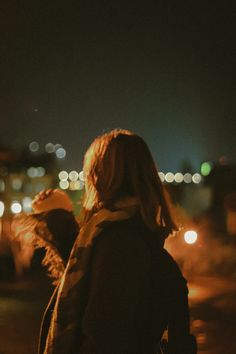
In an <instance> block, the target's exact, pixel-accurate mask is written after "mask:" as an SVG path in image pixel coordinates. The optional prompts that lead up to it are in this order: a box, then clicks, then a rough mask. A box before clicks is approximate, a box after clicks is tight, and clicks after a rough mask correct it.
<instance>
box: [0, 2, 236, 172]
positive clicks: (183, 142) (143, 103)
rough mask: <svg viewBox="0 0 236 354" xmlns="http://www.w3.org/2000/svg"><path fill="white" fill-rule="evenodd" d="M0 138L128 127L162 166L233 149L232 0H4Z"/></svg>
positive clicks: (69, 164)
mask: <svg viewBox="0 0 236 354" xmlns="http://www.w3.org/2000/svg"><path fill="white" fill-rule="evenodd" d="M0 16H1V18H0V28H1V36H0V50H1V53H0V54H1V55H0V69H1V80H0V82H1V87H0V89H1V92H0V110H1V111H0V114H1V115H0V117H1V129H0V143H2V144H8V145H10V146H12V147H20V146H22V145H28V144H29V143H30V142H31V141H34V140H36V141H38V142H39V143H40V145H41V146H42V149H43V147H44V145H45V144H46V143H48V142H53V143H60V144H62V145H63V147H64V148H65V149H66V151H67V158H66V160H65V163H64V166H65V168H68V169H78V170H79V169H80V168H81V166H82V157H83V154H84V152H85V150H86V148H87V147H88V145H89V144H90V142H91V140H92V139H93V138H94V137H95V136H97V135H98V134H101V133H102V132H103V131H106V130H107V129H110V128H115V127H122V128H128V129H131V130H133V131H135V132H137V133H138V134H140V135H141V136H143V137H144V139H145V140H146V141H147V143H148V144H149V146H150V148H151V151H152V153H153V155H154V158H155V160H156V162H157V165H158V166H159V168H160V169H161V170H163V171H165V172H167V171H168V170H171V171H173V172H175V171H177V170H178V169H179V168H181V165H182V164H183V162H184V161H189V162H190V163H191V164H192V166H193V168H194V170H196V171H197V170H198V169H199V164H200V162H201V161H203V160H213V161H217V160H218V159H219V157H221V156H227V157H228V159H229V161H233V162H235V161H236V143H235V136H236V119H235V113H236V108H235V101H236V100H235V97H236V94H235V88H236V80H235V63H236V49H235V48H236V46H235V38H236V25H235V23H236V2H235V1H230V2H229V1H164V0H162V1H158V0H155V1H148V0H147V1H142V2H139V1H111V0H107V1H105V0H99V1H98V0H96V1H95V0H91V1H88V0H83V1H82V0H76V1H53V0H52V1H48V0H47V1H45V0H33V1H32V0H15V1H11V0H9V1H2V2H1V5H0Z"/></svg>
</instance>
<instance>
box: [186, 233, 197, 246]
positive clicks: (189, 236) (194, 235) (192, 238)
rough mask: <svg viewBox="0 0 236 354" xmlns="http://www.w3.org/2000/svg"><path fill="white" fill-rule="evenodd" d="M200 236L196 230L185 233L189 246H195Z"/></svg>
mask: <svg viewBox="0 0 236 354" xmlns="http://www.w3.org/2000/svg"><path fill="white" fill-rule="evenodd" d="M197 237H198V234H197V232H196V231H194V230H189V231H186V232H185V233H184V240H185V242H186V243H188V244H193V243H195V242H196V241H197Z"/></svg>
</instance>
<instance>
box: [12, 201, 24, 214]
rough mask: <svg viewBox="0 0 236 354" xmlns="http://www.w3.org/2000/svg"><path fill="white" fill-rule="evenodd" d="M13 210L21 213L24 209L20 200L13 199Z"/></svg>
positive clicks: (14, 212)
mask: <svg viewBox="0 0 236 354" xmlns="http://www.w3.org/2000/svg"><path fill="white" fill-rule="evenodd" d="M11 211H12V213H13V214H19V213H20V212H21V211H22V206H21V203H20V202H18V201H16V200H15V201H13V202H12V203H11Z"/></svg>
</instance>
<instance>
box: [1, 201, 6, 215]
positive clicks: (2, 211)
mask: <svg viewBox="0 0 236 354" xmlns="http://www.w3.org/2000/svg"><path fill="white" fill-rule="evenodd" d="M4 210H5V205H4V203H3V202H2V201H1V200H0V218H1V217H2V216H3V214H4Z"/></svg>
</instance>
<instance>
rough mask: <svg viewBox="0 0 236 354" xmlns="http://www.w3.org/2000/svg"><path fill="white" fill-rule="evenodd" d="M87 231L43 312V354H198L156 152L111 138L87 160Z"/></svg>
mask: <svg viewBox="0 0 236 354" xmlns="http://www.w3.org/2000/svg"><path fill="white" fill-rule="evenodd" d="M83 169H84V174H85V179H86V181H85V189H86V193H85V198H84V202H83V213H82V215H81V230H80V233H79V236H78V238H77V239H76V241H75V244H74V246H73V249H72V252H71V255H70V258H69V261H68V264H67V267H66V270H65V273H64V274H63V277H62V279H61V282H60V284H59V287H58V290H57V291H56V292H55V293H54V297H53V298H52V300H51V302H50V306H49V308H48V311H47V312H46V318H47V321H48V319H49V317H51V323H50V326H48V331H47V339H46V341H45V333H46V330H47V329H46V325H45V322H43V328H44V332H43V336H42V337H41V343H40V348H39V353H40V354H41V353H44V354H75V353H80V354H156V353H160V352H161V348H160V341H161V338H162V335H163V333H164V331H165V329H166V328H167V327H168V347H167V352H168V354H177V353H178V354H180V353H181V354H196V344H195V340H194V337H193V336H191V335H190V333H189V309H188V295H187V294H188V289H187V286H186V281H185V279H184V278H183V276H182V274H181V271H180V270H179V268H178V266H177V264H176V263H175V261H174V260H173V258H172V257H171V256H170V255H169V254H168V252H167V251H166V250H164V248H163V245H164V240H165V238H166V237H167V236H168V235H169V234H170V233H172V232H174V231H175V230H177V227H176V225H175V222H174V220H173V218H172V216H171V213H170V209H169V204H168V201H167V197H166V194H165V191H164V189H163V185H162V183H161V181H160V179H159V176H158V172H157V169H156V166H155V164H154V161H153V158H152V156H151V153H150V151H149V149H148V147H147V145H146V143H145V142H144V140H143V139H142V138H141V137H139V136H138V135H136V134H134V133H132V132H130V131H127V130H119V129H117V130H113V131H111V132H110V133H107V134H104V135H102V136H101V137H98V138H97V139H95V140H94V142H93V143H92V145H91V146H90V148H89V149H88V151H87V152H86V154H85V158H84V166H83Z"/></svg>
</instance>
